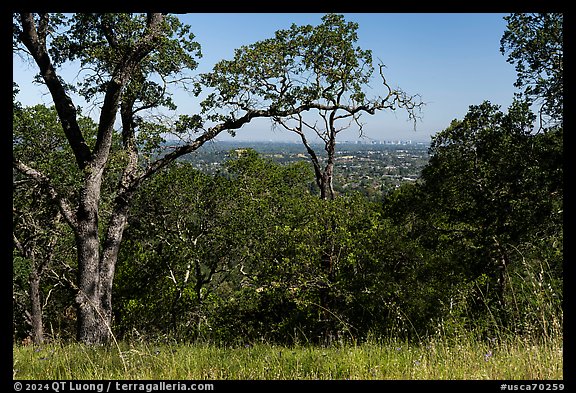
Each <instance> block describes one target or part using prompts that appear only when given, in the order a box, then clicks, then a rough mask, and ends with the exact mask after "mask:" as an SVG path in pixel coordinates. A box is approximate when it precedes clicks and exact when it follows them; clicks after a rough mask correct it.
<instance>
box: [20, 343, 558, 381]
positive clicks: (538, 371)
mask: <svg viewBox="0 0 576 393" xmlns="http://www.w3.org/2000/svg"><path fill="white" fill-rule="evenodd" d="M562 351H563V347H562V339H561V338H559V339H553V340H547V341H545V342H536V341H533V340H532V341H530V340H524V339H520V338H517V339H511V340H508V341H506V342H503V343H499V344H496V343H490V342H478V341H476V340H467V339H466V340H462V341H460V342H448V341H447V340H435V339H430V340H428V341H426V342H423V343H421V344H418V345H410V344H407V343H404V342H400V341H395V340H390V341H388V342H385V343H376V342H369V343H364V344H361V345H340V346H333V347H326V348H323V347H313V346H294V347H282V346H276V345H269V344H256V345H251V346H246V347H232V348H223V347H217V346H215V345H207V344H186V345H185V344H178V345H176V344H174V345H166V344H163V345H153V344H145V343H120V344H119V346H118V347H116V346H110V347H87V346H84V345H81V344H60V345H57V344H50V345H45V346H41V347H34V346H26V347H23V346H19V345H18V346H14V347H13V373H14V379H33V380H59V379H73V380H74V379H83V380H89V379H123V380H126V379H131V380H149V379H155V380H222V379H233V380H261V379H268V380H271V379H273V380H277V379H280V380H296V379H298V380H303V379H356V380H374V379H377V380H390V379H428V380H453V379H467V380H475V379H489V380H491V379H505V380H512V379H515V380H544V379H546V380H561V379H563V377H564V375H563V369H562Z"/></svg>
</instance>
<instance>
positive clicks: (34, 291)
mask: <svg viewBox="0 0 576 393" xmlns="http://www.w3.org/2000/svg"><path fill="white" fill-rule="evenodd" d="M28 282H29V284H30V324H31V326H32V331H31V337H32V342H33V343H34V344H36V345H40V344H42V343H44V324H43V321H42V295H41V292H40V275H39V274H38V272H37V271H36V269H34V268H33V270H32V272H31V273H30V278H29V280H28Z"/></svg>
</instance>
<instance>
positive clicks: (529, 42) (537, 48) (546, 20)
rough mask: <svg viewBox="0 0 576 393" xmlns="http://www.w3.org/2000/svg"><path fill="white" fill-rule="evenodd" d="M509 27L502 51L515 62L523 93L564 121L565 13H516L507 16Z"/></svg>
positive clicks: (518, 80) (510, 60)
mask: <svg viewBox="0 0 576 393" xmlns="http://www.w3.org/2000/svg"><path fill="white" fill-rule="evenodd" d="M504 19H505V20H506V22H507V23H508V24H507V30H506V31H505V32H504V35H503V36H502V39H501V40H500V51H501V52H502V54H507V55H508V57H507V59H506V60H507V61H508V62H509V63H511V64H514V65H515V67H516V73H517V77H518V79H517V80H516V83H515V84H514V85H515V86H516V87H519V88H524V91H523V92H522V94H523V96H524V97H525V98H527V99H529V100H531V101H536V102H538V103H539V104H541V105H542V113H543V114H545V115H547V116H549V117H550V118H551V119H552V120H553V121H554V122H560V124H562V122H563V110H564V77H563V75H564V34H563V23H564V16H563V14H561V13H541V14H534V13H516V14H510V15H509V16H507V17H505V18H504Z"/></svg>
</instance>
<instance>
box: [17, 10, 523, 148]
mask: <svg viewBox="0 0 576 393" xmlns="http://www.w3.org/2000/svg"><path fill="white" fill-rule="evenodd" d="M322 15H323V14H319V13H318V14H317V13H200V14H198V13H195V14H179V17H180V19H181V20H182V21H183V22H184V23H186V24H189V25H190V26H191V27H192V29H191V30H192V32H193V33H194V34H195V35H196V40H197V41H198V42H199V43H200V44H201V46H202V53H203V57H202V59H200V66H199V68H198V71H199V72H205V71H208V70H210V68H211V67H212V66H213V65H214V63H216V62H217V61H218V60H221V59H229V58H231V57H232V56H233V53H234V49H235V48H238V47H240V46H242V45H248V44H251V43H253V42H256V41H258V40H262V39H265V38H269V37H272V36H273V34H274V32H275V31H276V30H279V29H286V28H289V27H290V25H291V24H292V23H296V24H298V25H301V24H312V25H317V24H319V23H321V17H322ZM343 15H344V17H345V19H346V20H348V21H354V22H357V23H358V24H359V29H358V37H359V40H358V45H359V46H361V47H362V48H363V49H371V50H372V52H373V57H374V59H381V60H382V61H383V63H384V64H386V66H387V68H386V69H385V75H386V78H387V80H388V81H389V82H390V83H391V85H393V86H399V87H401V88H402V89H403V90H405V91H407V92H408V93H412V94H413V93H419V94H420V95H421V96H422V99H423V101H425V102H426V103H427V105H426V106H425V107H424V108H423V111H422V120H421V121H420V122H419V123H418V124H417V128H416V131H414V129H413V125H412V123H411V122H409V121H407V117H406V116H405V115H404V113H402V112H400V111H397V112H398V113H396V114H391V113H386V112H381V113H379V114H377V115H374V116H364V117H363V122H364V123H365V126H364V131H365V134H366V135H367V136H368V137H369V138H372V139H381V140H390V139H404V140H407V139H411V140H415V141H426V142H427V141H429V140H430V136H431V135H433V134H435V133H436V132H438V131H441V130H443V129H445V128H446V127H447V126H448V125H449V124H450V122H451V120H452V119H455V118H462V117H463V116H464V115H465V114H466V112H467V111H468V107H469V106H470V105H477V104H480V103H481V102H482V101H484V100H489V101H491V102H492V103H493V104H498V105H501V106H502V109H503V110H505V109H506V108H507V107H508V106H509V105H510V103H511V102H512V99H513V95H514V93H515V92H516V91H517V89H516V88H514V86H513V84H514V81H515V80H516V74H515V71H514V66H513V65H512V64H509V63H507V62H506V57H505V56H503V55H502V54H501V53H500V50H499V48H500V38H501V37H502V34H503V33H504V31H505V29H506V22H505V21H504V19H503V17H504V16H506V14H499V13H344V14H343ZM68 72H71V70H68ZM34 73H35V70H34V69H32V68H29V67H27V66H23V65H22V64H21V63H20V62H19V61H18V60H17V59H16V58H15V61H14V80H15V81H16V82H17V83H18V84H20V85H21V89H22V93H21V94H20V95H19V97H18V98H19V99H20V101H21V102H22V103H23V104H25V105H32V104H34V103H37V102H42V103H46V104H49V103H50V100H49V96H47V95H46V94H45V91H44V90H38V89H39V88H38V87H37V86H30V85H28V84H27V83H25V81H26V80H29V79H31V77H32V76H33V75H34ZM376 93H377V92H376V91H375V94H376ZM176 98H177V102H178V104H179V107H180V108H181V109H180V112H182V113H184V112H185V110H186V109H188V110H194V108H197V106H196V105H197V103H195V102H194V98H192V97H190V96H189V95H187V94H178V95H176ZM356 138H357V130H354V129H349V130H346V131H345V132H343V133H342V135H341V139H342V140H345V139H349V140H353V139H356ZM218 139H220V140H227V139H231V137H230V136H228V135H227V134H226V135H221V136H219V138H218ZM236 139H238V140H295V137H294V136H293V135H291V134H289V133H287V132H285V131H280V130H276V131H272V130H271V127H270V122H269V121H263V120H262V121H257V122H255V123H251V124H249V125H247V126H245V127H244V128H242V129H241V130H239V131H238V133H237V137H236Z"/></svg>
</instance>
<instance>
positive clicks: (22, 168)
mask: <svg viewBox="0 0 576 393" xmlns="http://www.w3.org/2000/svg"><path fill="white" fill-rule="evenodd" d="M12 165H13V168H14V169H16V170H17V171H18V172H20V173H22V174H23V175H26V176H27V177H29V178H31V179H33V180H34V181H35V182H36V183H37V184H38V185H40V186H41V187H43V188H44V189H45V190H46V194H47V195H48V197H49V198H50V199H51V200H52V201H53V202H55V203H56V204H57V205H58V207H59V209H60V212H61V213H62V216H64V219H65V220H66V222H67V223H68V224H69V225H70V227H71V228H72V229H74V230H75V231H76V228H77V222H76V215H75V214H74V212H73V211H72V209H71V207H70V206H69V204H68V202H67V201H66V199H65V198H64V197H62V196H61V195H59V194H58V192H57V191H56V189H55V188H54V187H53V186H52V184H51V182H50V179H49V178H48V177H47V176H46V175H44V174H43V173H41V172H39V171H37V170H36V169H34V168H31V167H29V166H28V165H26V164H24V163H22V162H20V161H19V160H18V159H16V158H13V164H12Z"/></svg>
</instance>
